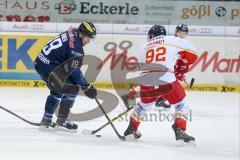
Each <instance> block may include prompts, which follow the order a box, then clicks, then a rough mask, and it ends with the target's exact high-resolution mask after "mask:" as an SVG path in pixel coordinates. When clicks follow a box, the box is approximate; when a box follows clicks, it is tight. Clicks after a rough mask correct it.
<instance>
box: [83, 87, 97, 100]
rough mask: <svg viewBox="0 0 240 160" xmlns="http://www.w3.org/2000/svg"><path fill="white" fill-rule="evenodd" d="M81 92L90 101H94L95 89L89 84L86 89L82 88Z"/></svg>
mask: <svg viewBox="0 0 240 160" xmlns="http://www.w3.org/2000/svg"><path fill="white" fill-rule="evenodd" d="M81 90H82V91H83V92H84V94H85V95H86V96H87V97H88V98H90V99H94V98H95V97H96V96H97V89H96V88H95V87H94V86H92V85H91V84H89V85H88V86H87V87H83V86H82V87H81Z"/></svg>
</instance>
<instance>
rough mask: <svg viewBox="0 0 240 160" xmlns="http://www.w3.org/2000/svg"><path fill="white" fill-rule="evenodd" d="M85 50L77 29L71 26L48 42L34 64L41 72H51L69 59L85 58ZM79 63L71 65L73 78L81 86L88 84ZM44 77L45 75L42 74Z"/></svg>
mask: <svg viewBox="0 0 240 160" xmlns="http://www.w3.org/2000/svg"><path fill="white" fill-rule="evenodd" d="M83 57H84V51H83V46H82V42H81V40H80V39H79V37H78V34H77V30H76V29H75V28H72V27H70V28H69V29H68V30H67V31H66V32H63V33H61V34H59V35H58V36H56V37H55V38H54V39H53V40H51V41H50V42H48V44H46V45H45V46H44V48H43V49H42V50H41V52H40V53H39V55H38V56H37V58H36V60H35V62H34V65H35V68H36V69H37V71H38V72H39V74H41V75H46V74H49V73H51V72H52V71H53V70H54V69H55V68H56V67H58V66H59V65H61V64H63V63H64V62H65V61H67V60H69V59H74V58H78V59H81V61H82V59H83ZM80 67H81V66H79V65H74V64H73V65H71V66H69V70H70V71H69V72H70V73H71V74H70V78H71V80H72V81H73V82H74V83H75V84H78V85H80V86H87V85H88V83H87V82H86V81H85V79H84V77H83V75H82V72H81V70H80ZM42 77H43V76H42Z"/></svg>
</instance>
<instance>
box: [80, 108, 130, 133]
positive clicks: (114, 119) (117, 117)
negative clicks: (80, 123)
mask: <svg viewBox="0 0 240 160" xmlns="http://www.w3.org/2000/svg"><path fill="white" fill-rule="evenodd" d="M132 109H133V106H131V107H130V108H128V109H127V110H126V111H124V112H122V113H120V114H119V115H117V116H116V117H114V118H113V119H112V120H111V121H109V122H107V123H105V124H104V125H102V126H101V127H99V128H98V129H95V130H87V129H84V130H83V131H82V134H85V135H91V134H95V133H97V132H99V131H100V130H102V129H103V128H105V127H106V126H108V125H109V124H110V123H113V122H114V121H116V120H117V119H119V118H120V117H122V116H123V115H124V114H126V113H128V112H129V111H130V110H132Z"/></svg>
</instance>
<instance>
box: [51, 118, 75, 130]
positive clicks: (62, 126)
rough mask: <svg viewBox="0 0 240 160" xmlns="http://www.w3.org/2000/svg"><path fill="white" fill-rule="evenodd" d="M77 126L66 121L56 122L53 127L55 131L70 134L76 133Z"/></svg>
mask: <svg viewBox="0 0 240 160" xmlns="http://www.w3.org/2000/svg"><path fill="white" fill-rule="evenodd" d="M77 129H78V125H77V124H75V123H73V122H70V121H69V120H66V121H65V122H61V121H58V120H57V122H56V125H55V127H54V130H55V131H63V132H70V133H77Z"/></svg>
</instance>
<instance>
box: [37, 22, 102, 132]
mask: <svg viewBox="0 0 240 160" xmlns="http://www.w3.org/2000/svg"><path fill="white" fill-rule="evenodd" d="M95 36H96V28H95V26H94V25H93V24H92V23H91V22H83V23H82V24H81V25H80V26H79V27H78V28H72V27H70V28H69V29H68V30H67V31H66V32H63V33H61V34H59V35H58V36H56V37H55V38H54V39H53V40H51V41H50V42H49V43H48V44H46V45H45V46H44V48H43V49H42V50H41V52H40V53H39V55H38V56H37V58H36V60H35V61H34V66H35V69H36V71H37V73H38V74H39V75H40V76H41V78H42V79H43V80H44V81H45V82H46V84H47V86H48V88H49V89H50V95H49V96H48V97H47V100H46V104H45V112H44V115H43V118H42V120H41V123H40V127H39V130H48V129H52V127H53V129H54V130H59V131H66V132H77V128H78V126H77V124H74V123H72V122H70V121H69V120H68V119H67V118H68V115H69V112H70V109H71V107H72V106H73V104H74V101H75V98H76V96H77V94H78V88H80V89H81V90H82V91H83V92H84V93H85V95H86V96H87V97H89V98H91V99H93V98H95V97H96V95H97V90H96V89H95V87H94V86H92V85H91V84H89V83H88V82H87V81H86V80H85V78H84V77H83V75H82V72H81V70H80V67H81V65H82V60H83V57H84V51H83V46H85V45H87V44H88V43H89V42H90V41H91V39H94V38H95ZM69 62H70V63H69ZM61 66H63V67H62V69H61ZM58 68H60V69H61V70H60V72H59V69H58ZM53 75H54V76H53ZM52 77H54V78H52ZM56 77H57V78H56ZM59 77H63V78H62V79H61V78H59ZM52 79H55V80H53V82H52V81H51V82H50V80H52ZM63 79H64V81H63V83H66V84H68V85H71V86H79V87H77V90H76V87H75V88H74V89H70V91H69V90H68V92H67V93H66V94H65V92H64V91H65V90H63V89H62V88H63V87H62V86H63V85H62V84H61V83H60V82H61V80H63ZM54 81H55V82H54ZM64 85H65V84H64ZM59 88H61V89H59ZM62 91H63V92H62ZM58 104H60V108H59V111H58V114H57V121H56V123H53V122H52V118H53V114H54V112H55V110H56V107H57V106H58Z"/></svg>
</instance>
